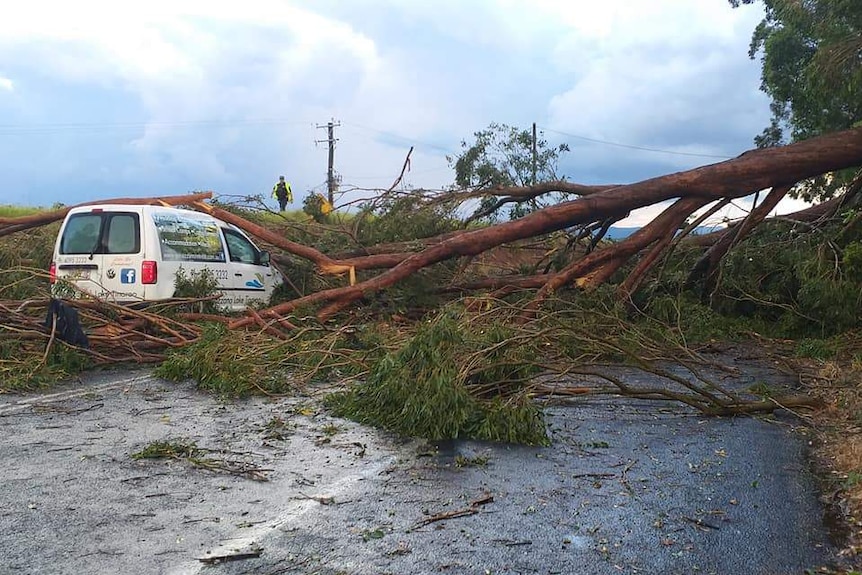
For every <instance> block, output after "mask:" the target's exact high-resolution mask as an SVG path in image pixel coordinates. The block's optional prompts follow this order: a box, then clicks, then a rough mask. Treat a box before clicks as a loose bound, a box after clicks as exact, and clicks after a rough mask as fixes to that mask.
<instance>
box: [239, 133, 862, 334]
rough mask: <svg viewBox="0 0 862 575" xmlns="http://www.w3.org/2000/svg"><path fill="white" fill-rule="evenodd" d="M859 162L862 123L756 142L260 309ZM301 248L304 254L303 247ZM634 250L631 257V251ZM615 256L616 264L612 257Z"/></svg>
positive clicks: (267, 314)
mask: <svg viewBox="0 0 862 575" xmlns="http://www.w3.org/2000/svg"><path fill="white" fill-rule="evenodd" d="M859 165H862V128H856V129H853V130H846V131H842V132H836V133H833V134H828V135H825V136H820V137H817V138H812V139H810V140H805V141H802V142H797V143H794V144H790V145H788V146H784V147H778V148H766V149H758V150H752V151H749V152H746V153H744V154H742V155H741V156H739V157H737V158H734V159H731V160H727V161H724V162H720V163H716V164H711V165H708V166H704V167H701V168H697V169H694V170H689V171H686V172H679V173H675V174H670V175H667V176H662V177H658V178H652V179H649V180H645V181H643V182H639V183H635V184H629V185H623V186H617V187H614V188H611V189H605V190H602V191H597V192H595V193H591V194H589V195H587V196H585V197H582V198H580V199H577V200H574V201H569V202H564V203H561V204H558V205H556V206H551V207H548V208H545V209H542V210H540V211H538V212H534V213H532V214H530V215H527V216H525V217H523V218H521V219H518V220H515V221H510V222H505V223H501V224H497V225H494V226H490V227H487V228H483V229H478V230H470V231H464V232H462V233H459V234H457V235H454V236H452V237H449V238H447V239H445V240H443V241H441V242H439V243H437V244H434V245H430V246H428V247H427V248H426V249H424V250H423V251H421V252H418V253H414V254H409V255H408V256H407V257H406V258H404V259H403V260H402V261H400V262H399V263H397V264H396V265H395V266H394V267H393V268H392V269H390V270H388V271H386V272H383V273H381V274H380V275H378V276H376V277H374V278H371V279H368V280H366V281H363V282H361V283H358V284H356V285H351V286H347V287H343V288H337V289H330V290H325V291H321V292H318V293H314V294H310V295H307V296H304V297H301V298H298V299H296V300H293V301H290V302H285V303H282V304H280V305H277V306H274V307H272V308H270V309H267V310H263V311H262V312H260V315H261V316H262V317H264V318H276V317H279V316H281V315H283V314H286V313H290V312H291V311H293V310H295V309H296V308H297V307H300V306H306V305H311V304H327V305H326V306H325V307H323V308H322V309H321V310H320V312H319V314H318V315H319V316H320V317H321V319H325V318H327V317H329V316H330V315H332V314H333V313H335V312H337V311H339V310H341V309H344V308H346V307H347V306H349V305H351V304H352V303H353V302H355V301H357V300H359V299H361V298H363V297H364V296H365V295H368V294H371V293H374V292H377V291H379V290H382V289H385V288H387V287H390V286H392V285H393V284H395V283H397V282H399V281H401V280H403V279H405V278H406V277H408V276H410V275H412V274H413V273H415V272H416V271H418V270H420V269H422V268H424V267H427V266H430V265H433V264H435V263H438V262H441V261H444V260H446V259H450V258H455V257H459V256H472V255H476V254H479V253H481V252H483V251H486V250H488V249H491V248H493V247H496V246H500V245H503V244H506V243H509V242H514V241H516V240H521V239H524V238H529V237H534V236H539V235H542V234H546V233H548V232H552V231H556V230H561V229H564V228H567V227H571V226H576V225H583V224H588V223H590V222H595V221H601V220H605V219H608V218H619V217H622V216H623V215H625V214H627V213H629V212H631V211H632V210H635V209H638V208H642V207H645V206H649V205H653V204H657V203H660V202H664V201H667V200H671V199H674V198H684V200H681V203H678V205H679V206H685V207H686V209H690V210H691V211H689V212H688V213H687V214H683V213H682V212H683V211H684V210H683V208H682V207H678V208H674V209H673V210H672V213H673V215H674V217H673V218H670V216H668V218H670V219H672V220H673V221H677V220H679V219H680V217H679V216H682V218H681V219H682V220H684V219H685V217H686V216H687V215H689V214H690V213H691V212H693V211H694V210H696V209H697V208H699V207H702V206H703V205H706V204H708V203H709V202H711V201H715V200H719V199H722V198H740V197H744V196H747V195H749V194H751V193H754V192H757V191H759V190H764V189H767V188H782V187H785V186H791V185H793V184H794V183H795V182H798V181H801V180H804V179H806V178H810V177H813V176H816V175H819V174H823V173H827V172H831V171H835V170H840V169H844V168H849V167H853V166H859ZM250 231H251V230H250ZM252 233H254V232H253V231H252ZM641 238H643V236H641ZM653 241H655V238H653ZM649 243H652V241H650V242H647V245H648V244H649ZM276 245H278V244H276ZM606 249H609V248H606ZM604 251H605V250H600V251H599V252H596V254H595V255H593V257H592V260H591V261H593V262H595V261H601V262H602V263H604V264H607V265H608V266H616V267H618V264H617V263H616V262H618V261H620V258H621V257H622V256H620V251H621V249H620V248H617V249H616V250H615V251H616V252H617V253H613V252H611V253H607V254H603V253H602V252H604ZM297 252H298V251H297ZM297 252H295V253H297ZM600 254H601V255H600ZM297 255H300V254H299V253H297ZM321 255H322V254H320V255H317V254H314V255H313V257H315V258H319V257H320V256H321ZM402 255H403V254H402ZM628 255H629V257H630V256H631V255H633V254H628ZM399 257H401V256H400V255H399ZM324 258H325V256H324ZM310 259H311V258H310ZM327 259H328V258H327ZM327 259H322V260H321V261H318V260H314V259H313V261H315V263H318V265H319V266H320V265H321V263H322V264H324V265H327V264H329V265H332V264H333V263H334V264H335V265H336V266H339V265H345V264H344V262H332V261H331V260H329V261H327ZM396 259H397V258H396ZM653 259H655V258H653ZM612 261H613V262H614V263H613V264H611V263H609V262H612ZM573 265H578V264H573ZM581 265H583V264H581ZM587 268H589V269H587ZM336 269H337V268H336ZM610 269H611V267H608V268H606V269H605V271H604V273H602V272H601V270H600V269H599V268H596V267H591V268H590V266H585V269H584V272H585V273H590V270H592V271H593V272H595V273H597V274H598V276H597V278H600V279H603V278H606V277H607V276H608V275H609V274H608V273H607V272H608V270H610ZM342 271H343V270H342ZM570 275H572V274H570ZM597 278H592V279H591V280H589V283H590V284H594V283H596V281H599V280H598V279H597ZM635 279H636V278H634V279H633V280H632V283H633V282H634V281H635ZM252 322H253V319H250V318H247V319H243V320H240V321H239V322H236V323H235V325H236V326H240V325H247V324H249V323H252Z"/></svg>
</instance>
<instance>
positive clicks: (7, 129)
mask: <svg viewBox="0 0 862 575" xmlns="http://www.w3.org/2000/svg"><path fill="white" fill-rule="evenodd" d="M276 124H277V125H300V124H311V122H306V121H297V120H288V119H284V118H250V119H246V120H176V121H171V120H164V121H150V122H67V123H46V124H0V135H15V134H30V133H35V134H41V133H55V132H76V131H87V130H94V131H101V130H129V129H143V128H152V127H180V128H183V127H189V128H197V127H220V126H239V125H276Z"/></svg>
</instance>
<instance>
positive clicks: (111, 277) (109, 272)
mask: <svg viewBox="0 0 862 575" xmlns="http://www.w3.org/2000/svg"><path fill="white" fill-rule="evenodd" d="M107 275H108V279H109V280H112V279H114V277H116V275H117V272H115V271H114V268H111V269H109V270H108V274H107Z"/></svg>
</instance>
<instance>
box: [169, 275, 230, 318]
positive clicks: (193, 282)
mask: <svg viewBox="0 0 862 575" xmlns="http://www.w3.org/2000/svg"><path fill="white" fill-rule="evenodd" d="M174 281H175V283H174V285H175V288H174V297H177V298H205V297H208V296H211V295H213V294H215V293H216V292H217V291H218V287H219V283H218V280H217V279H216V278H215V275H214V274H213V272H212V270H210V269H209V268H204V269H202V270H190V271H189V272H188V273H186V270H185V269H184V268H183V267H182V266H180V268H179V269H178V270H177V273H176V274H175V277H174ZM195 311H197V312H198V313H216V312H217V311H218V305H217V302H216V301H214V300H209V301H202V302H200V303H199V305H198V307H197V309H196V310H195Z"/></svg>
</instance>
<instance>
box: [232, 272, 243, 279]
mask: <svg viewBox="0 0 862 575" xmlns="http://www.w3.org/2000/svg"><path fill="white" fill-rule="evenodd" d="M233 275H234V276H236V277H238V278H241V277H242V274H241V273H240V274H233Z"/></svg>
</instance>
